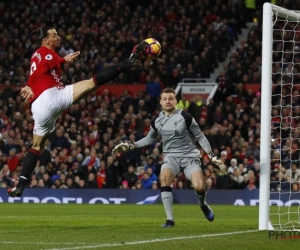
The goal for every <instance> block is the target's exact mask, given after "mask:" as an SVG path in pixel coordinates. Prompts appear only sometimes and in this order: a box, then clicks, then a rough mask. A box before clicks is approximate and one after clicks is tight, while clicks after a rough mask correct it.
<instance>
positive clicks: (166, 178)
mask: <svg viewBox="0 0 300 250" xmlns="http://www.w3.org/2000/svg"><path fill="white" fill-rule="evenodd" d="M159 179H160V183H161V185H163V186H170V185H171V184H172V181H173V177H172V175H170V174H167V173H163V174H161V175H160V177H159Z"/></svg>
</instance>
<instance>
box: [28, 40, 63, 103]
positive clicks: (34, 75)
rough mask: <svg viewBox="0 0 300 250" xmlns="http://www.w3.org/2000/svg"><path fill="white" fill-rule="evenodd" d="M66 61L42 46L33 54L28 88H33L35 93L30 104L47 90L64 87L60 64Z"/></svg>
mask: <svg viewBox="0 0 300 250" xmlns="http://www.w3.org/2000/svg"><path fill="white" fill-rule="evenodd" d="M65 61H66V60H65V59H64V58H60V56H59V55H58V54H57V53H56V52H55V51H53V50H50V49H48V48H47V47H45V46H41V47H40V48H39V49H37V50H36V51H35V52H34V53H33V55H32V57H31V62H30V77H29V79H28V82H27V86H29V87H31V89H32V91H33V93H34V96H33V98H31V99H30V102H33V101H34V100H35V99H36V98H38V97H39V96H40V94H42V93H43V92H44V91H45V90H46V89H49V88H52V87H54V86H58V85H62V83H61V82H60V79H61V68H60V63H64V62H65Z"/></svg>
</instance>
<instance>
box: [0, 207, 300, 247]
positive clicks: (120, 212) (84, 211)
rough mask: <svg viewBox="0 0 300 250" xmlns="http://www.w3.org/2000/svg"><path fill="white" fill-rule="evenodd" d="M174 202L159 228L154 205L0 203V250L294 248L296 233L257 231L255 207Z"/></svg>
mask: <svg viewBox="0 0 300 250" xmlns="http://www.w3.org/2000/svg"><path fill="white" fill-rule="evenodd" d="M211 207H212V208H213V210H214V212H215V221H213V222H209V221H207V220H206V219H205V218H204V216H203V214H202V212H201V211H200V208H199V207H198V206H196V205H175V206H174V215H175V221H176V226H175V227H174V228H161V227H160V225H161V224H162V223H163V222H164V221H165V214H164V210H163V206H162V205H161V204H155V205H101V204H97V205H87V204H84V205H76V204H66V205H61V204H17V203H16V204H8V203H2V204H0V212H1V213H0V249H1V250H15V249H22V250H27V249H28V250H35V249H47V250H50V249H51V250H54V249H55V250H76V249H80V250H81V249H112V250H114V249H120V250H129V249H130V250H135V249H149V250H150V249H151V250H153V249H155V250H156V249H163V250H168V249H172V250H177V249H179V250H184V249H189V250H194V249H196V250H198V249H199V250H200V249H205V250H206V249H209V250H210V249H218V250H220V249H226V250H228V249H230V250H231V249H241V250H242V249H251V250H252V249H255V250H260V249H272V250H275V249H280V250H282V249H298V248H299V243H300V239H299V238H293V239H285V240H278V239H277V240H276V239H275V238H271V239H270V238H269V232H268V231H258V230H257V229H258V207H250V206H219V205H218V206H217V205H215V206H211Z"/></svg>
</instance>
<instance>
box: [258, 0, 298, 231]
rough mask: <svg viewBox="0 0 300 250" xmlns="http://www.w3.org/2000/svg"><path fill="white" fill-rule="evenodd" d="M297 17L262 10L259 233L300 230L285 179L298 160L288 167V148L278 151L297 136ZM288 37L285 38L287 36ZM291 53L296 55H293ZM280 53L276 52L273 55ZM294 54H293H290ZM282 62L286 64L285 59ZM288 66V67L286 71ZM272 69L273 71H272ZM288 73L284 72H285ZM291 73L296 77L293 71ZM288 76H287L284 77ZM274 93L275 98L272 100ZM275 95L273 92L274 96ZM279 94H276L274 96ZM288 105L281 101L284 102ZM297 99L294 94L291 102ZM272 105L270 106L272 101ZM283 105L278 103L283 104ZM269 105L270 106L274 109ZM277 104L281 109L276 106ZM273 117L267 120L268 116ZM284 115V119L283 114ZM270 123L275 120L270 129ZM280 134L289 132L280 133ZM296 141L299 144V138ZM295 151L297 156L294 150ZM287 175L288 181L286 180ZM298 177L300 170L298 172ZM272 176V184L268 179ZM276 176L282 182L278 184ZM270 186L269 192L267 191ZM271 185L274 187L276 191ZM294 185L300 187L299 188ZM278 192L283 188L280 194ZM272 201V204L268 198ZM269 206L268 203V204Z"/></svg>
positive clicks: (267, 6) (276, 9)
mask: <svg viewBox="0 0 300 250" xmlns="http://www.w3.org/2000/svg"><path fill="white" fill-rule="evenodd" d="M298 32H300V13H299V12H297V11H294V10H287V9H284V8H281V7H279V6H276V5H273V4H270V3H265V4H264V6H263V29H262V35H263V36H262V40H263V41H262V74H261V131H260V189H259V230H300V192H299V190H298V191H297V190H292V184H293V183H295V182H296V183H297V181H299V180H300V179H299V180H298V179H297V180H294V179H293V178H291V176H293V175H294V173H295V172H296V171H297V170H294V169H293V168H292V166H291V165H292V162H294V163H296V165H297V167H298V169H299V162H300V161H299V157H298V159H296V160H295V159H294V158H293V161H292V158H291V155H292V153H291V152H292V145H290V146H287V147H284V145H283V141H288V140H289V141H291V144H292V143H293V136H294V131H295V130H297V131H298V132H299V131H300V124H297V123H296V125H295V124H294V123H293V121H294V120H296V119H298V117H299V115H296V114H294V110H295V108H296V107H300V104H297V103H294V102H293V101H292V99H293V98H292V97H293V95H295V94H294V91H297V90H300V81H299V79H298V78H297V75H299V72H300V71H299V70H298V68H300V63H299V62H298V60H299V59H296V58H297V57H299V56H300V50H299V51H298V49H299V46H300V39H298V40H299V41H297V39H295V38H296V34H297V33H298ZM287 33H289V34H287ZM296 47H297V49H296ZM279 49H281V51H278V50H279ZM295 50H296V51H295ZM287 58H288V59H287ZM289 64H290V65H289ZM288 66H289V67H288ZM273 69H274V70H273ZM288 70H289V71H288ZM296 70H297V71H296ZM288 74H289V75H288ZM273 89H276V91H277V92H276V94H275V93H274V94H273ZM278 91H279V92H278ZM278 93H279V94H278ZM287 96H289V97H290V101H286V100H285V99H287V98H286V97H287ZM298 96H299V94H297V97H298ZM274 100H276V101H274ZM283 100H284V101H283ZM274 102H275V103H274ZM282 102H283V103H282ZM274 109H275V110H277V111H278V114H277V115H276V116H275V115H274V116H273V117H272V113H273V111H274ZM287 109H288V110H289V112H290V113H288V114H287V113H286V110H287ZM273 119H277V121H278V120H279V122H278V123H276V124H277V125H274V123H273ZM284 128H287V129H288V130H289V131H290V132H289V133H288V134H286V133H283V132H285V131H283V129H284ZM299 139H300V138H299ZM272 140H275V141H277V140H278V141H279V142H280V143H279V144H280V146H279V147H278V148H276V150H275V149H274V148H272V145H271V144H272ZM283 150H289V151H288V153H287V155H288V156H289V157H290V158H289V160H285V159H281V155H282V151H283ZM297 150H300V148H299V147H298V149H296V151H297ZM275 151H276V154H277V155H279V159H278V158H276V159H277V160H278V162H279V167H278V166H277V167H278V168H276V170H274V166H273V165H272V164H271V160H272V159H273V157H274V153H275ZM287 171H290V172H289V173H290V177H289V178H288V177H287V175H286V174H287ZM299 171H300V170H299ZM271 176H272V178H273V179H272V181H270V178H271ZM282 176H285V177H286V179H285V177H284V178H282ZM272 184H275V188H274V185H273V186H272V187H273V188H272V189H271V188H270V185H272ZM276 185H278V186H277V187H276ZM299 185H300V182H299ZM283 187H284V188H283ZM270 197H271V198H272V199H278V200H280V199H285V200H287V202H285V204H283V203H280V202H279V203H280V204H279V203H278V202H277V206H274V204H272V205H270V203H271V200H270ZM274 197H275V198H274ZM272 201H273V200H272Z"/></svg>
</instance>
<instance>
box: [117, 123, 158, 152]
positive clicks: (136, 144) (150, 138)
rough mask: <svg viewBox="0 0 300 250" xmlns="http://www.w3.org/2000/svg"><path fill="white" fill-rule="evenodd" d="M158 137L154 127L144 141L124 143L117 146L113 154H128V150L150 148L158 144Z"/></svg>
mask: <svg viewBox="0 0 300 250" xmlns="http://www.w3.org/2000/svg"><path fill="white" fill-rule="evenodd" d="M157 137H158V133H157V132H156V131H155V130H154V129H153V128H152V126H150V131H149V132H148V134H147V135H146V136H145V137H144V138H143V139H141V140H139V141H136V142H134V143H127V142H125V143H124V142H122V143H120V144H118V145H117V146H115V147H114V149H113V151H112V152H113V153H114V154H118V153H123V152H126V151H128V150H132V149H134V148H141V147H144V146H148V145H151V144H153V143H154V142H156V140H157Z"/></svg>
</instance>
